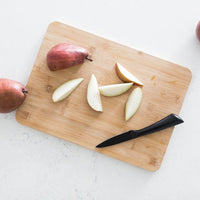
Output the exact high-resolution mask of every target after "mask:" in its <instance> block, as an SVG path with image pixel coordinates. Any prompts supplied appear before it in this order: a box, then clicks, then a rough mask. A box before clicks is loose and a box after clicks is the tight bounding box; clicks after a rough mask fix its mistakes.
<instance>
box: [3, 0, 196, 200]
mask: <svg viewBox="0 0 200 200" xmlns="http://www.w3.org/2000/svg"><path fill="white" fill-rule="evenodd" d="M199 11H200V1H199V0H190V1H187V0H182V1H181V0H180V1H179V0H168V1H160V0H151V1H145V0H123V1H120V0H109V1H107V0H101V1H97V0H93V1H92V0H84V1H81V0H73V1H69V0H57V1H50V0H43V1H40V0H34V1H25V0H18V1H14V0H7V1H1V6H0V24H1V31H0V60H1V63H0V64H1V66H0V77H6V78H10V79H14V80H18V81H20V82H22V83H24V84H26V82H27V80H28V77H29V74H30V72H31V68H32V66H33V63H34V60H35V58H36V55H37V52H38V49H39V47H40V44H41V41H42V38H43V36H44V33H45V31H46V28H47V26H48V24H49V23H50V22H52V21H61V22H63V23H66V24H69V25H72V26H75V27H77V28H80V29H83V30H86V31H89V32H92V33H95V34H97V35H99V36H103V37H105V38H108V39H111V40H114V41H117V42H119V43H122V44H125V45H128V46H130V47H133V48H136V49H138V50H142V51H144V52H147V53H149V54H152V55H154V56H157V57H161V58H163V59H166V60H169V61H172V62H175V63H177V64H180V65H183V66H186V67H188V68H189V69H190V70H191V71H192V73H193V79H192V82H191V84H190V87H189V90H188V93H187V95H186V98H185V101H184V104H183V107H182V110H181V117H182V118H183V119H184V120H185V123H184V124H183V125H181V126H177V127H176V128H175V131H174V132H173V136H172V138H171V141H170V144H169V146H168V149H167V152H166V155H165V158H164V161H163V163H162V166H161V168H160V169H159V170H158V171H157V172H148V171H146V170H143V169H140V168H138V167H135V166H132V165H129V164H127V163H124V162H121V161H119V160H116V159H113V158H110V157H107V156H104V155H101V154H99V153H95V152H92V151H90V150H87V149H85V148H82V147H79V146H77V145H75V144H71V143H69V142H66V141H63V140H60V139H57V138H55V137H52V136H49V135H47V134H44V133H41V132H38V131H36V130H33V129H31V128H28V127H24V126H22V125H20V124H18V123H17V122H16V120H15V112H13V113H10V114H0V199H1V200H27V199H28V200H40V199H41V200H44V199H45V200H47V199H48V200H73V199H75V200H76V199H77V200H81V199H82V200H102V199H103V200H111V199H114V200H124V199H136V200H147V199H148V200H149V199H153V200H160V199H162V200H168V199H170V200H179V199H181V200H188V199H192V200H199V199H200V190H199V182H200V181H199V177H200V128H199V126H198V124H199V113H198V112H199V111H200V106H199V103H200V42H198V41H197V39H196V37H195V27H196V24H197V22H198V20H200V12H199Z"/></svg>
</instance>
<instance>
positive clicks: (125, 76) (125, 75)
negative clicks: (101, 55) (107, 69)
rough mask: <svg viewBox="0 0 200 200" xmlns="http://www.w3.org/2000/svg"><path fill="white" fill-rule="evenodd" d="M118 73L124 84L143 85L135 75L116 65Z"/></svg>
mask: <svg viewBox="0 0 200 200" xmlns="http://www.w3.org/2000/svg"><path fill="white" fill-rule="evenodd" d="M116 73H117V76H118V77H119V78H120V79H121V80H122V81H124V82H133V83H135V84H137V85H143V83H142V82H141V81H139V80H138V79H137V78H136V77H135V76H133V74H131V73H130V72H129V71H128V70H127V69H125V68H124V67H123V66H122V65H121V64H119V63H116Z"/></svg>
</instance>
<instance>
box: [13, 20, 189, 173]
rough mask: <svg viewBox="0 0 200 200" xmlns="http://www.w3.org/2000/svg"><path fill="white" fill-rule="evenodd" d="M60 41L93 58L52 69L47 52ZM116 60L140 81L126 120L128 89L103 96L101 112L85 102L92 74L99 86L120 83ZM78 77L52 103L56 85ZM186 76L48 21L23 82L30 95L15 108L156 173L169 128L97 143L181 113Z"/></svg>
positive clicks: (39, 125) (32, 120)
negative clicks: (82, 49)
mask: <svg viewBox="0 0 200 200" xmlns="http://www.w3.org/2000/svg"><path fill="white" fill-rule="evenodd" d="M63 42H66V43H71V44H76V45H79V46H82V47H85V48H86V49H87V50H88V51H89V53H90V57H91V58H92V59H93V62H89V61H86V62H85V63H84V64H82V65H78V66H75V67H71V68H68V69H65V70H62V71H56V72H51V71H50V70H49V69H48V67H47V65H46V54H47V52H48V51H49V49H50V48H51V47H52V46H54V45H56V44H58V43H63ZM116 62H119V63H121V64H122V65H123V66H125V67H126V68H127V69H128V70H129V71H130V72H132V73H133V74H135V75H136V77H138V78H139V80H141V81H142V82H143V83H144V87H143V100H142V103H141V105H140V108H139V110H138V111H137V113H136V114H135V116H134V117H133V118H131V119H130V120H129V121H128V122H126V121H125V120H124V107H125V102H126V100H127V98H128V95H129V94H130V92H131V91H132V89H131V90H129V91H127V92H126V93H124V94H123V95H121V96H118V97H103V96H102V97H101V99H102V104H103V109H104V112H103V113H98V112H95V111H93V110H92V109H91V108H90V107H89V105H88V104H87V100H86V90H87V85H88V81H89V78H90V76H91V74H92V73H94V74H95V76H96V77H97V80H98V83H99V85H107V84H114V83H121V81H120V80H119V78H118V77H117V75H116V72H115V63H116ZM80 77H83V78H84V81H83V82H82V83H81V85H80V86H79V87H78V88H77V89H76V90H75V91H74V92H73V93H72V94H71V95H70V96H69V97H68V98H67V99H65V100H64V101H62V102H59V103H53V102H52V100H51V96H52V93H53V91H54V89H55V88H57V87H58V86H59V85H60V84H62V83H63V82H65V81H68V80H70V79H74V78H80ZM190 80H191V72H190V71H189V70H188V69H187V68H184V67H181V66H179V65H176V64H173V63H170V62H167V61H164V60H162V59H159V58H156V57H153V56H151V55H148V54H145V53H143V52H141V51H137V50H135V49H132V48H129V47H126V46H123V45H121V44H117V43H115V42H112V41H109V40H106V39H103V38H101V37H98V36H95V35H93V34H90V33H87V32H85V31H81V30H78V29H76V28H73V27H70V26H67V25H65V24H62V23H59V22H54V23H52V24H50V25H49V27H48V30H47V32H46V35H45V37H44V40H43V42H42V45H41V47H40V50H39V53H38V56H37V58H36V61H35V64H34V66H33V69H32V72H31V75H30V77H29V80H28V83H27V88H28V90H29V95H28V97H27V98H26V101H25V102H24V104H23V105H22V106H21V107H20V108H19V109H18V111H17V113H16V119H17V121H18V122H19V123H21V124H24V125H26V126H29V127H32V128H34V129H37V130H40V131H42V132H45V133H48V134H50V135H53V136H56V137H59V138H62V139H64V140H67V141H69V142H73V143H75V144H78V145H81V146H83V147H86V148H88V149H92V150H94V151H98V152H100V153H103V154H105V155H108V156H111V157H114V158H117V159H119V160H122V161H125V162H128V163H130V164H133V165H136V166H138V167H142V168H144V169H147V170H150V171H155V170H157V169H159V167H160V165H161V162H162V160H163V157H164V154H165V152H166V149H167V145H168V143H169V140H170V137H171V135H172V131H173V128H169V129H166V130H163V131H160V132H157V133H154V134H151V135H147V136H143V137H141V138H137V139H135V140H132V141H128V142H124V143H121V144H118V145H114V146H111V147H107V148H102V149H96V148H95V146H96V145H97V144H99V143H100V142H102V141H104V140H105V139H108V138H109V137H112V136H114V135H117V134H119V133H122V132H125V131H128V130H130V129H140V128H143V127H145V126H147V125H150V124H152V123H154V122H156V121H157V120H160V119H161V118H163V117H165V116H167V115H168V114H170V113H175V114H179V111H180V109H181V105H182V103H183V100H184V97H185V94H186V91H187V89H188V85H189V83H190Z"/></svg>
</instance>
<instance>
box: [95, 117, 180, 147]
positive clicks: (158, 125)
mask: <svg viewBox="0 0 200 200" xmlns="http://www.w3.org/2000/svg"><path fill="white" fill-rule="evenodd" d="M183 122H184V121H183V120H182V119H181V117H179V116H178V115H175V114H170V115H168V116H167V117H165V118H163V119H161V120H160V121H157V122H155V123H154V124H152V125H150V126H147V127H145V128H143V129H140V130H130V131H127V132H125V133H122V134H119V135H117V136H114V137H112V138H110V139H108V140H105V141H104V142H102V143H100V144H98V145H97V146H96V147H97V148H102V147H107V146H111V145H114V144H119V143H121V142H125V141H128V140H132V139H134V138H137V137H141V136H144V135H148V134H151V133H154V132H157V131H161V130H163V129H166V128H169V127H172V126H175V125H178V124H181V123H183Z"/></svg>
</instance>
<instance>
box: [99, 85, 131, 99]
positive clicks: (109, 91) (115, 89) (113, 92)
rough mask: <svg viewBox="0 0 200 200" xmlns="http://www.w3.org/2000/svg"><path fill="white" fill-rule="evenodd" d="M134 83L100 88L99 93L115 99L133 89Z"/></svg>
mask: <svg viewBox="0 0 200 200" xmlns="http://www.w3.org/2000/svg"><path fill="white" fill-rule="evenodd" d="M132 85H133V83H121V84H113V85H106V86H101V87H99V91H100V93H101V94H102V95H104V96H108V97H113V96H119V95H121V94H123V93H124V92H126V91H127V90H128V89H129V88H131V87H132Z"/></svg>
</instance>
